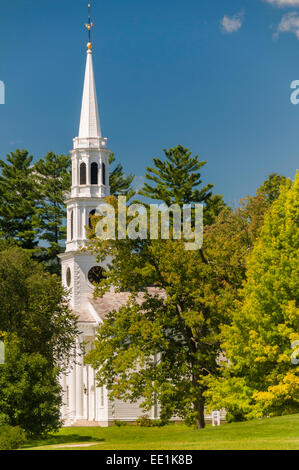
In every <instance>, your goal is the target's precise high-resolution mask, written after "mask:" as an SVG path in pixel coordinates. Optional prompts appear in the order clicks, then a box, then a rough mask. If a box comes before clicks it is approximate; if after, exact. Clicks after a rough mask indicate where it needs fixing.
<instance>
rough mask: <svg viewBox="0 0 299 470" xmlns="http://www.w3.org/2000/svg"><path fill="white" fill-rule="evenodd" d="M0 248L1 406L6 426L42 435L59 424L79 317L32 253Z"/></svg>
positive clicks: (57, 279)
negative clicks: (61, 377)
mask: <svg viewBox="0 0 299 470" xmlns="http://www.w3.org/2000/svg"><path fill="white" fill-rule="evenodd" d="M0 250H1V251H0V292H1V296H0V330H1V336H2V337H4V339H5V346H6V357H5V364H4V366H0V410H1V414H2V415H5V416H4V417H5V420H6V422H7V423H8V424H11V425H20V426H21V427H22V428H23V429H25V430H26V431H27V432H29V433H30V434H40V435H42V434H44V433H46V432H47V431H49V430H56V429H57V427H59V426H60V424H61V423H60V413H59V407H60V404H61V387H60V385H59V382H58V375H59V373H60V372H61V371H62V370H66V369H67V367H68V366H69V364H70V361H71V359H72V358H73V351H74V345H75V339H76V337H77V335H78V332H79V331H78V328H77V317H76V316H75V315H74V314H73V313H72V312H71V311H70V308H69V306H68V303H67V301H68V296H67V293H66V292H65V291H64V289H63V287H62V285H61V282H60V280H59V278H58V277H57V276H55V275H50V274H49V273H47V272H46V271H45V270H44V268H43V265H42V264H40V263H37V262H35V261H33V260H32V258H31V257H30V252H28V251H27V250H23V249H21V248H19V247H10V246H9V244H8V242H4V243H3V242H2V243H1V244H0ZM2 418H3V416H2Z"/></svg>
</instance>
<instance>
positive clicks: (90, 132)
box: [78, 43, 102, 139]
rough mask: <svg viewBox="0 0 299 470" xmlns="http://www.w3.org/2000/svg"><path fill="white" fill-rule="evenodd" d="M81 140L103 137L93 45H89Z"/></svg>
mask: <svg viewBox="0 0 299 470" xmlns="http://www.w3.org/2000/svg"><path fill="white" fill-rule="evenodd" d="M87 46H88V50H87V59H86V69H85V79H84V88H83V98H82V107H81V118H80V127H79V136H78V137H79V139H87V138H95V137H102V133H101V125H100V117H99V109H98V100H97V92H96V86H95V79H94V72H93V63H92V52H91V44H90V43H88V45H87Z"/></svg>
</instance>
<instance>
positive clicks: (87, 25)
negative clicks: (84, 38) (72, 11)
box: [85, 3, 93, 51]
mask: <svg viewBox="0 0 299 470" xmlns="http://www.w3.org/2000/svg"><path fill="white" fill-rule="evenodd" d="M90 9H91V4H90V3H89V4H88V23H86V25H85V26H86V28H87V29H88V43H87V49H88V50H89V51H91V49H92V44H91V28H92V27H93V23H92V22H91V19H90Z"/></svg>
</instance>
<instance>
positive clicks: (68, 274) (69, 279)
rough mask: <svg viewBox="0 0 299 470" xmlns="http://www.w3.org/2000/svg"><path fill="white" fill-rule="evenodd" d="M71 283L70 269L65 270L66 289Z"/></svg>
mask: <svg viewBox="0 0 299 470" xmlns="http://www.w3.org/2000/svg"><path fill="white" fill-rule="evenodd" d="M71 282H72V273H71V270H70V268H67V270H66V285H67V286H68V287H70V285H71Z"/></svg>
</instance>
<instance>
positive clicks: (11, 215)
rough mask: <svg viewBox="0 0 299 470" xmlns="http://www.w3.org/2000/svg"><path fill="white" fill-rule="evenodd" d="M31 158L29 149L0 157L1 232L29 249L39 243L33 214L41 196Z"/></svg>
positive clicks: (7, 238) (2, 235)
mask: <svg viewBox="0 0 299 470" xmlns="http://www.w3.org/2000/svg"><path fill="white" fill-rule="evenodd" d="M32 160H33V157H32V155H29V153H28V151H27V150H16V151H15V152H11V154H10V155H7V159H6V161H4V160H0V171H1V174H0V235H1V237H2V238H4V239H6V240H15V241H16V243H17V244H18V245H19V246H21V247H22V248H25V249H30V250H32V249H34V248H35V247H36V246H37V234H38V229H37V228H36V226H35V223H34V216H35V211H36V205H37V201H38V199H39V194H38V190H37V185H36V175H35V172H34V168H33V165H32Z"/></svg>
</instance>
